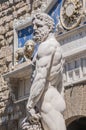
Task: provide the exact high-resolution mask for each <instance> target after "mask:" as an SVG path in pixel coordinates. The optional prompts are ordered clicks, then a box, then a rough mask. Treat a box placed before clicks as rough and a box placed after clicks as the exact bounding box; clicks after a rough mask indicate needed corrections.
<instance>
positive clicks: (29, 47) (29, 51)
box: [25, 41, 34, 57]
mask: <svg viewBox="0 0 86 130" xmlns="http://www.w3.org/2000/svg"><path fill="white" fill-rule="evenodd" d="M33 51H34V44H33V42H30V41H28V43H27V45H26V46H25V55H26V56H27V57H31V56H32V53H33Z"/></svg>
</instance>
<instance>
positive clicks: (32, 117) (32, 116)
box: [28, 109, 41, 124]
mask: <svg viewBox="0 0 86 130" xmlns="http://www.w3.org/2000/svg"><path fill="white" fill-rule="evenodd" d="M40 118H41V116H40V114H39V113H37V114H36V113H35V110H34V109H30V110H29V112H28V120H29V122H30V123H31V124H37V123H38V122H39V119H40Z"/></svg>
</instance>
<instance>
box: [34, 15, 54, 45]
mask: <svg viewBox="0 0 86 130" xmlns="http://www.w3.org/2000/svg"><path fill="white" fill-rule="evenodd" d="M32 23H33V29H34V40H35V41H36V42H38V43H41V42H43V41H45V40H46V38H47V37H48V35H49V33H52V32H53V31H54V21H53V19H52V18H51V17H50V16H49V15H47V14H46V13H37V14H35V15H34V17H33V20H32Z"/></svg>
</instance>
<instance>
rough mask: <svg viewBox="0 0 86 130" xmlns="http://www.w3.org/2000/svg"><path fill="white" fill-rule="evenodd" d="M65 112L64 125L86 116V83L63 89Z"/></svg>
mask: <svg viewBox="0 0 86 130" xmlns="http://www.w3.org/2000/svg"><path fill="white" fill-rule="evenodd" d="M65 100H66V107H67V108H66V110H65V112H64V117H65V120H66V123H67V124H69V123H71V121H73V120H75V119H78V118H79V117H83V116H86V83H81V84H77V85H74V86H69V87H68V88H66V89H65Z"/></svg>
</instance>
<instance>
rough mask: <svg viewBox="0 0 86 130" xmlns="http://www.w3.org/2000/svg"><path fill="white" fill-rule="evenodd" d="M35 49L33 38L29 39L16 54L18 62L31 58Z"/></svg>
mask: <svg viewBox="0 0 86 130" xmlns="http://www.w3.org/2000/svg"><path fill="white" fill-rule="evenodd" d="M33 51H34V42H33V40H28V41H27V42H26V43H25V45H24V47H23V48H18V50H17V51H16V54H15V58H16V62H17V63H18V62H20V63H21V62H24V61H28V60H30V59H31V56H32V54H33Z"/></svg>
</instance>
